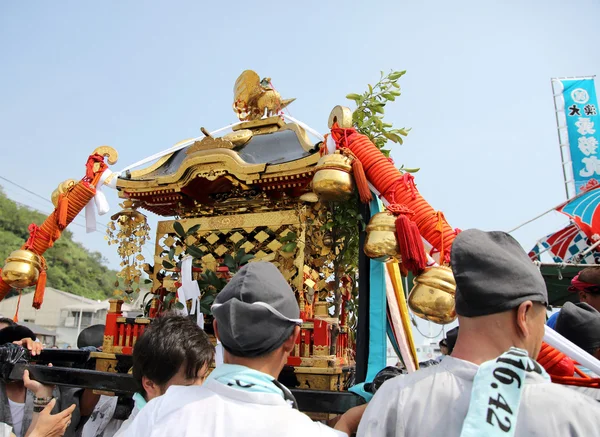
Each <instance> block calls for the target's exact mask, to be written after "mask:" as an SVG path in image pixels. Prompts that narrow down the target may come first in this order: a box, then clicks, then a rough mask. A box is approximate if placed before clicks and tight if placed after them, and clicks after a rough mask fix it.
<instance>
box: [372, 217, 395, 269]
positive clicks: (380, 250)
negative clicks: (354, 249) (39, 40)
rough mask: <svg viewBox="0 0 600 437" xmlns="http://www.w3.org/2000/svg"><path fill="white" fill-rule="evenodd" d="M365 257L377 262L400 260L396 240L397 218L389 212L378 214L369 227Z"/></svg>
mask: <svg viewBox="0 0 600 437" xmlns="http://www.w3.org/2000/svg"><path fill="white" fill-rule="evenodd" d="M363 250H364V252H365V255H367V256H368V257H369V258H371V259H373V260H375V261H381V262H386V261H390V260H392V259H400V248H399V247H398V239H397V238H396V217H395V216H394V215H393V214H392V213H390V212H388V211H384V212H378V213H377V214H375V215H374V216H373V217H371V220H370V221H369V224H368V225H367V238H366V239H365V244H364V247H363Z"/></svg>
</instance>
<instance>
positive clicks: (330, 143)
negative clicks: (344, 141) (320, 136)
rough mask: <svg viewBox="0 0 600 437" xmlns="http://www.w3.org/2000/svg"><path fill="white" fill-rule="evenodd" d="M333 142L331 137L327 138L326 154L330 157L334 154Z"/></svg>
mask: <svg viewBox="0 0 600 437" xmlns="http://www.w3.org/2000/svg"><path fill="white" fill-rule="evenodd" d="M335 148H336V146H335V140H334V139H333V137H332V136H331V135H328V136H327V153H328V154H329V155H332V154H334V153H335Z"/></svg>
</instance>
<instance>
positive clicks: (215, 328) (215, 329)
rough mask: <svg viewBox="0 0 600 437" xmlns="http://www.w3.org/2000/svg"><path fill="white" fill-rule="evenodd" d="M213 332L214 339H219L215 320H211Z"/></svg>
mask: <svg viewBox="0 0 600 437" xmlns="http://www.w3.org/2000/svg"><path fill="white" fill-rule="evenodd" d="M213 330H214V331H215V338H216V339H217V340H218V339H219V330H218V329H217V319H213Z"/></svg>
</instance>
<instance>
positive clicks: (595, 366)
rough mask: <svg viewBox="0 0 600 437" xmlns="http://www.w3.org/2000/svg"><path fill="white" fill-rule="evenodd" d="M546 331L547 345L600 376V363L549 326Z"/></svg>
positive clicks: (545, 339)
mask: <svg viewBox="0 0 600 437" xmlns="http://www.w3.org/2000/svg"><path fill="white" fill-rule="evenodd" d="M545 330H546V332H545V334H544V341H545V342H546V343H548V344H549V345H550V346H552V347H553V348H554V349H558V350H559V351H561V352H562V353H563V354H565V355H567V356H568V357H569V358H571V359H573V360H575V361H577V362H578V363H579V364H581V365H582V366H584V367H586V368H588V369H590V370H591V371H592V372H594V373H595V374H596V375H600V361H598V360H597V359H596V358H594V357H593V356H592V355H590V354H588V353H587V352H586V351H584V350H583V349H581V348H580V347H579V346H577V345H575V344H573V343H571V342H570V341H569V340H567V339H566V338H565V337H563V336H562V335H560V334H559V333H558V332H556V331H555V330H554V329H552V328H550V327H549V326H546V327H545Z"/></svg>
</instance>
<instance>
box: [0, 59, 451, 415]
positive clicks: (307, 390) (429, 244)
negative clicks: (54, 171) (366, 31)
mask: <svg viewBox="0 0 600 437" xmlns="http://www.w3.org/2000/svg"><path fill="white" fill-rule="evenodd" d="M292 100H293V99H283V98H282V97H281V96H280V95H279V93H278V92H277V91H276V90H275V89H274V88H273V87H272V86H271V84H270V80H266V79H262V80H261V79H260V77H259V76H258V74H257V73H255V72H253V71H250V70H247V71H244V72H243V73H242V74H241V75H240V76H239V78H238V79H237V81H236V83H235V86H234V102H233V109H234V112H235V113H236V115H237V117H238V119H239V120H238V121H236V122H234V123H232V124H230V125H228V126H227V127H226V128H223V129H219V130H216V131H213V132H209V131H207V130H206V129H204V128H203V129H202V132H203V135H202V136H201V137H198V138H193V139H189V140H184V141H181V142H179V143H177V144H175V145H174V146H172V147H170V148H168V149H166V150H165V151H163V152H159V153H157V154H154V155H152V156H150V157H147V158H144V159H142V160H141V161H139V162H137V163H135V164H133V165H130V166H128V167H126V168H125V169H123V170H120V171H118V172H113V171H112V170H110V169H109V168H108V164H110V165H114V164H115V163H116V162H117V157H118V155H117V152H116V151H115V150H114V149H113V148H111V147H108V146H103V147H100V148H97V149H96V150H94V152H93V153H92V154H91V155H90V157H89V158H88V161H87V164H86V174H85V176H84V177H83V179H82V180H80V181H78V182H77V181H73V180H69V181H65V182H64V183H62V184H60V186H59V187H58V188H57V190H56V191H55V193H53V196H52V197H53V201H54V202H55V207H56V208H55V210H54V212H53V213H52V214H51V215H50V216H49V217H48V218H47V220H46V221H45V222H44V223H43V224H42V225H41V226H39V227H38V226H36V225H31V227H30V237H29V239H28V240H27V241H26V242H25V243H24V244H23V246H22V247H21V248H20V249H19V250H16V251H15V252H14V253H13V254H11V256H10V257H9V258H8V259H7V262H6V265H5V266H4V268H3V269H2V275H1V279H0V299H2V298H4V297H5V296H6V294H7V293H8V292H9V291H10V290H11V289H12V288H16V289H22V288H25V287H29V286H34V285H36V284H37V287H36V292H35V293H36V298H35V300H34V305H36V306H37V307H38V308H39V306H40V305H42V303H43V289H44V282H45V270H46V265H45V261H44V257H43V254H44V251H45V250H47V248H48V247H50V246H51V245H52V244H53V242H54V241H55V240H56V239H57V238H59V237H60V233H61V231H62V230H64V229H65V227H66V226H67V225H68V224H69V223H70V222H71V221H72V220H73V219H74V217H75V216H76V215H77V214H79V213H80V212H81V211H83V210H84V208H86V206H87V214H86V217H87V218H88V220H89V224H90V226H93V225H92V223H91V222H93V221H94V220H95V217H94V215H93V206H94V205H95V206H96V208H97V209H98V211H99V212H100V213H106V212H107V211H108V209H109V208H108V205H107V204H106V199H105V197H104V195H103V194H102V191H101V188H103V187H105V188H104V189H108V188H109V187H111V188H114V189H116V190H117V191H118V195H119V197H120V198H122V199H123V203H122V205H121V206H122V208H123V209H122V210H121V211H120V212H117V213H115V214H113V215H112V216H111V219H112V221H111V222H110V223H109V232H108V236H107V238H108V240H109V244H112V245H115V246H116V247H117V252H118V254H119V256H120V258H121V260H122V263H121V266H122V270H121V271H120V272H119V274H118V276H119V284H120V285H121V287H122V291H123V292H124V294H123V295H122V296H119V297H118V298H115V299H111V301H110V302H111V305H110V310H109V313H108V315H107V318H106V327H105V332H104V342H103V348H102V352H92V353H89V352H82V351H44V352H43V353H42V354H41V355H40V356H39V357H36V360H35V363H37V364H32V363H30V364H17V365H16V366H15V367H14V369H13V375H12V376H13V377H19V375H18V374H19V372H22V370H23V368H24V367H25V366H29V368H30V369H31V371H32V374H33V375H34V377H37V378H38V379H39V380H40V381H43V382H49V383H57V384H67V385H78V386H83V387H88V388H94V389H96V390H99V391H101V392H102V393H107V392H108V393H112V394H117V395H121V394H127V393H131V392H132V391H134V389H135V388H134V386H133V384H132V381H131V378H130V377H129V375H127V372H128V371H129V369H130V367H131V354H132V351H133V348H135V344H136V341H137V339H138V338H139V336H140V335H142V334H143V332H144V330H145V328H146V327H147V326H148V324H149V323H150V321H151V319H152V318H154V317H156V316H157V315H159V314H161V313H162V312H164V311H168V310H173V309H177V310H178V311H182V312H184V313H186V314H188V315H189V316H190V317H195V318H196V319H197V321H198V323H199V324H200V325H201V326H203V327H204V328H205V329H206V331H207V332H208V333H209V334H212V332H211V330H212V324H211V323H210V322H211V314H210V306H211V304H212V302H213V300H214V298H215V296H216V294H217V293H218V292H219V291H220V290H221V289H222V287H223V286H224V285H225V284H226V283H227V281H228V279H229V278H231V276H232V275H233V274H234V273H235V272H236V271H237V270H238V269H239V268H240V267H241V266H243V265H244V264H245V263H248V262H254V261H256V260H261V261H268V262H271V263H273V264H274V265H275V266H276V267H277V268H278V269H279V270H280V271H281V273H282V274H283V275H284V277H285V278H286V279H287V281H288V282H289V284H290V285H291V287H292V289H293V290H294V292H295V294H296V298H297V300H298V304H299V307H300V310H301V318H302V320H303V323H302V326H301V335H300V337H299V338H298V340H297V343H296V347H295V349H294V351H293V353H292V354H291V356H290V357H289V359H288V363H287V366H286V368H285V370H284V372H283V373H282V375H281V381H282V382H283V383H284V384H286V385H288V386H289V387H290V388H292V389H293V390H294V393H295V394H296V395H297V398H298V401H299V404H300V407H301V409H303V410H304V411H309V412H313V413H339V412H343V411H345V410H346V409H347V408H349V407H350V406H352V405H355V404H357V403H360V402H362V400H361V398H360V397H359V396H356V395H354V394H352V393H349V392H348V391H347V390H348V389H349V388H351V387H352V386H355V385H356V384H358V383H362V382H365V381H367V382H369V381H371V380H372V379H373V378H374V376H375V375H376V374H377V372H379V371H380V370H381V369H382V368H383V367H385V364H386V363H385V361H386V353H385V352H386V351H385V349H386V336H387V337H389V339H390V341H391V342H392V344H393V345H394V348H395V349H396V350H397V353H398V355H399V358H400V359H401V360H402V362H403V363H404V365H405V367H406V369H407V370H408V371H409V372H410V371H415V370H417V369H418V366H419V364H418V359H417V356H416V351H415V345H414V342H413V338H412V331H411V324H410V315H409V311H408V307H410V308H411V310H412V311H413V313H414V314H416V315H417V316H419V317H421V318H423V319H426V320H429V321H432V322H434V323H438V324H447V323H450V322H452V321H454V320H455V318H456V313H455V311H454V290H455V283H454V278H453V276H452V271H451V270H450V268H449V265H450V262H451V259H450V249H451V246H452V243H453V241H454V238H455V237H456V235H457V233H458V232H459V231H458V230H455V229H453V228H452V227H451V226H450V225H449V224H448V222H447V221H446V219H445V217H444V214H443V213H442V212H441V211H436V210H435V209H434V208H433V207H432V206H430V205H429V204H428V203H427V201H426V200H425V199H424V198H423V197H422V196H421V194H420V193H419V191H418V189H417V187H416V185H415V182H414V177H413V176H412V175H411V174H410V173H408V172H405V171H403V170H401V169H398V168H396V166H395V165H394V163H393V162H392V161H391V160H390V159H389V158H388V157H386V156H385V155H384V153H383V152H382V151H381V150H380V149H379V148H378V147H377V146H376V145H375V144H374V143H373V141H371V139H370V138H369V136H367V135H364V134H362V133H360V132H359V131H358V130H357V129H356V128H355V126H354V124H353V118H352V117H353V114H352V111H351V110H350V109H348V108H346V107H343V106H336V107H335V108H333V110H332V111H331V113H330V114H329V120H328V126H329V129H330V130H329V132H328V133H327V134H326V135H324V136H322V135H321V134H319V133H318V132H316V131H315V130H313V129H311V128H310V127H309V126H307V125H306V124H304V123H302V122H300V121H298V120H296V119H294V118H292V117H291V116H289V115H288V114H285V113H284V112H283V111H282V110H283V109H284V108H285V107H286V106H287V105H289V104H290V103H291V101H292ZM105 161H107V162H105ZM340 206H342V207H345V206H348V209H349V210H352V211H357V212H358V213H356V214H354V216H353V217H354V218H355V219H356V217H357V216H358V217H359V218H360V220H356V222H355V223H356V226H355V227H353V228H352V229H350V230H349V231H348V232H346V233H345V234H344V235H340V233H339V232H338V231H339V230H336V229H335V228H334V217H332V212H333V211H334V209H335V208H339V207H340ZM142 210H146V211H150V212H152V213H155V214H157V215H159V216H161V217H164V220H162V221H159V223H158V226H157V229H156V235H155V238H154V254H153V255H154V256H153V259H151V260H146V259H145V258H144V255H143V254H142V247H143V246H144V244H145V243H146V241H147V240H148V238H149V235H150V234H149V233H150V229H149V226H148V224H147V220H146V217H145V215H144V214H143V213H142V212H141V211H142ZM363 221H364V223H363ZM367 222H368V225H366V226H364V224H366V223H367ZM352 239H355V240H354V241H356V242H357V244H358V248H359V250H358V251H357V254H356V256H357V258H358V262H357V267H358V268H357V270H356V271H355V272H354V274H349V273H348V268H347V265H345V264H344V259H345V258H344V256H342V255H343V254H344V253H345V252H344V251H345V250H347V249H348V247H349V246H350V244H351V240H352ZM146 276H147V277H148V278H149V279H146V280H145V279H144V278H145V277H146ZM409 276H410V277H411V279H412V278H413V277H414V281H413V282H414V287H413V289H412V291H411V292H410V293H409V294H408V295H407V294H406V293H405V289H406V284H407V283H408V281H407V280H406V279H407V278H408V277H409ZM144 281H147V282H148V283H151V290H150V293H149V294H148V295H147V296H146V298H145V299H144V302H145V304H146V305H145V311H144V316H143V317H137V318H126V317H124V314H123V312H122V310H121V306H122V304H123V302H124V299H126V298H127V293H131V292H133V291H139V289H140V284H143V283H144ZM356 295H358V300H357V302H356V299H355V297H356ZM350 319H352V320H356V319H357V320H358V321H357V324H353V322H350ZM214 340H215V342H216V339H214ZM47 362H52V363H54V364H55V366H57V367H58V366H59V365H60V364H61V363H63V364H67V365H68V366H69V367H70V368H69V369H68V370H67V369H53V368H48V367H46V366H43V364H44V363H47ZM90 367H93V368H94V369H95V370H89V369H90ZM354 391H357V390H354ZM317 393H318V396H317V395H316V394H317ZM328 393H329V394H328Z"/></svg>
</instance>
